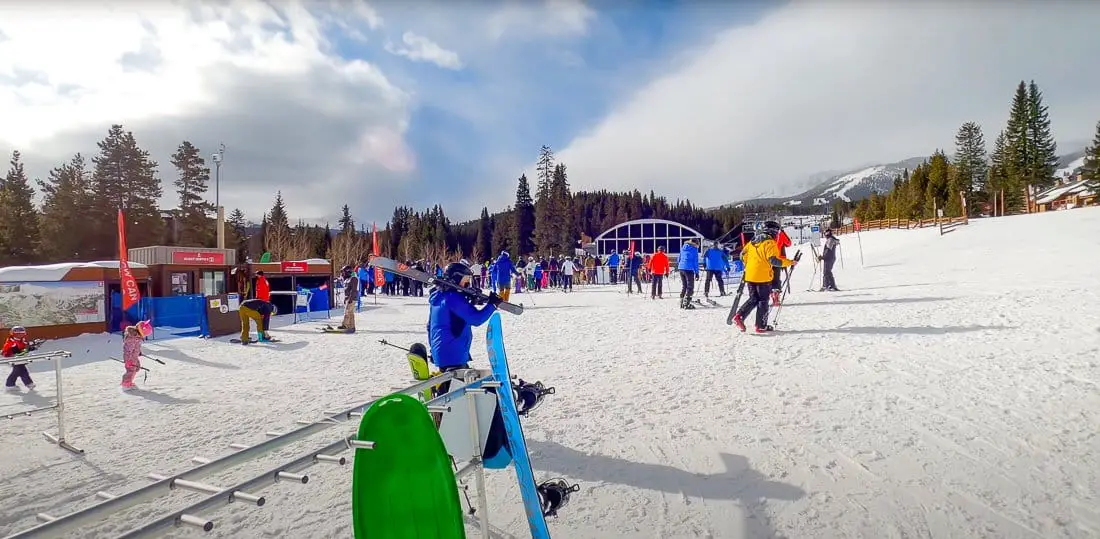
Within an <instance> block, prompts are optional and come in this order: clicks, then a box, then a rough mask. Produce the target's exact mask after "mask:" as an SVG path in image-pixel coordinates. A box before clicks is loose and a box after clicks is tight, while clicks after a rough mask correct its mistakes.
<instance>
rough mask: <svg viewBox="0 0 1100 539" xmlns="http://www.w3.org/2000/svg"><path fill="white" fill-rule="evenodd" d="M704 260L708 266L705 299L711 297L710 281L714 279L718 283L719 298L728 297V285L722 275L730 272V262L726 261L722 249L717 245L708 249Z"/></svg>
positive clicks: (704, 287)
mask: <svg viewBox="0 0 1100 539" xmlns="http://www.w3.org/2000/svg"><path fill="white" fill-rule="evenodd" d="M703 258H704V259H705V261H706V264H707V282H706V283H705V284H704V285H703V297H707V298H709V297H710V281H711V279H714V280H716V281H718V296H719V297H721V296H724V295H726V284H725V283H724V282H722V281H723V278H722V275H723V274H725V273H726V272H727V271H729V269H730V267H729V261H727V260H726V257H725V254H724V253H723V252H722V249H720V248H719V247H718V244H717V243H715V244H714V245H711V246H710V248H709V249H707V252H706V254H704V255H703Z"/></svg>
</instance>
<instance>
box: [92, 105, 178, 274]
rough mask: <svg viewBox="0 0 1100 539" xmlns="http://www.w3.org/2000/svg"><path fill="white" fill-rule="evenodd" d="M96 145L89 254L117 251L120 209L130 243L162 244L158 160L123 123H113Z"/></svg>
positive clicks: (98, 255) (109, 256)
mask: <svg viewBox="0 0 1100 539" xmlns="http://www.w3.org/2000/svg"><path fill="white" fill-rule="evenodd" d="M97 145H98V146H99V155H97V156H96V157H94V158H92V163H93V164H94V165H95V168H94V171H93V172H92V179H91V186H90V191H91V193H92V196H91V200H90V204H89V208H88V219H87V221H86V222H87V224H88V227H89V232H90V234H91V238H90V241H89V251H90V252H89V256H90V257H93V258H105V259H113V258H116V257H117V256H118V225H117V219H116V215H117V213H118V210H119V209H122V211H123V212H124V213H125V215H126V241H127V246H128V247H131V248H132V247H142V246H147V245H154V244H156V243H158V242H159V240H161V239H162V238H163V231H164V218H163V217H162V216H161V213H160V209H159V208H158V205H157V201H158V200H159V199H160V196H161V193H162V191H161V186H160V178H159V177H157V164H156V162H154V161H153V160H151V159H150V158H149V153H148V152H146V151H145V150H142V149H141V148H140V147H139V146H138V144H137V141H136V140H135V139H134V135H133V133H131V132H129V131H123V129H122V126H121V125H117V124H116V125H112V126H111V128H110V129H109V130H108V132H107V136H106V137H105V138H104V139H103V140H102V141H100V142H99V143H98V144H97Z"/></svg>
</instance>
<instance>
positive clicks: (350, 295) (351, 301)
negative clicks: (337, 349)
mask: <svg viewBox="0 0 1100 539" xmlns="http://www.w3.org/2000/svg"><path fill="white" fill-rule="evenodd" d="M340 277H341V278H342V279H343V280H344V320H343V321H341V323H340V325H339V326H336V329H338V330H341V331H343V332H344V333H355V305H356V302H357V301H359V278H358V277H356V276H355V273H353V272H352V271H351V266H344V267H342V268H340ZM265 327H266V326H265Z"/></svg>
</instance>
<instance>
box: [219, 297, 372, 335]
mask: <svg viewBox="0 0 1100 539" xmlns="http://www.w3.org/2000/svg"><path fill="white" fill-rule="evenodd" d="M348 305H352V306H353V307H352V309H353V311H352V312H355V311H354V305H355V304H354V303H349V304H348ZM240 317H241V342H248V333H249V331H251V330H252V322H256V333H258V334H260V335H267V326H268V324H270V323H271V314H270V313H269V314H260V313H259V312H258V311H256V310H255V309H249V308H248V307H241V310H240Z"/></svg>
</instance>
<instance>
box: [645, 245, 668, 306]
mask: <svg viewBox="0 0 1100 539" xmlns="http://www.w3.org/2000/svg"><path fill="white" fill-rule="evenodd" d="M649 273H650V274H651V275H652V276H653V284H652V285H650V291H649V297H650V299H657V298H661V294H662V292H663V290H661V289H662V288H663V284H662V281H664V280H665V275H668V255H666V254H665V248H664V247H657V252H656V253H653V256H652V257H651V258H650V259H649ZM661 299H664V298H661Z"/></svg>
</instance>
